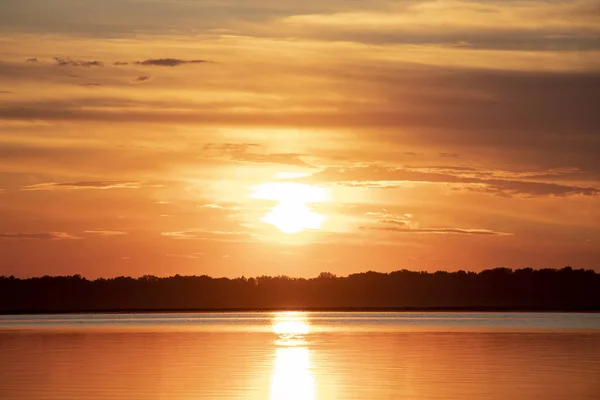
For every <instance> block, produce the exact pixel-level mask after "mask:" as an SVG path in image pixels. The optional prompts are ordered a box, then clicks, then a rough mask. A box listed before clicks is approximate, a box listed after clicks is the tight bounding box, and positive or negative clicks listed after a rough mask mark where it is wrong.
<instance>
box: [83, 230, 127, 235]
mask: <svg viewBox="0 0 600 400" xmlns="http://www.w3.org/2000/svg"><path fill="white" fill-rule="evenodd" d="M84 233H89V234H93V235H98V236H122V235H128V234H129V232H123V231H107V230H103V229H97V230H90V231H84Z"/></svg>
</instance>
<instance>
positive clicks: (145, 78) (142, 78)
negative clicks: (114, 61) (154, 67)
mask: <svg viewBox="0 0 600 400" xmlns="http://www.w3.org/2000/svg"><path fill="white" fill-rule="evenodd" d="M150 79H152V78H151V77H149V76H138V77H137V78H134V79H132V80H131V82H133V83H143V82H149V81H150Z"/></svg>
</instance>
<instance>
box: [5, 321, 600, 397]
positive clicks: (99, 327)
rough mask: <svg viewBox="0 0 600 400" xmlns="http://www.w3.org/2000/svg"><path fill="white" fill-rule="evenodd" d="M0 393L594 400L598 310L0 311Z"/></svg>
mask: <svg viewBox="0 0 600 400" xmlns="http://www.w3.org/2000/svg"><path fill="white" fill-rule="evenodd" d="M0 399H3V400H4V399H27V400H41V399H91V400H95V399H117V400H125V399H127V400H134V399H173V400H184V399H185V400H191V399H269V400H284V399H286V400H294V399H298V400H300V399H302V400H316V399H320V400H334V399H335V400H337V399H365V400H380V399H450V400H453V399H460V400H471V399H472V400H475V399H477V400H480V399H503V400H504V399H510V400H521V399H523V400H525V399H528V400H529V399H544V400H552V399H569V400H570V399H578V400H587V399H590V400H592V399H593V400H598V399H600V315H599V314H548V313H544V314H537V313H509V314H501V313H228V314H217V313H214V314H89V315H83V314H82V315H45V316H0Z"/></svg>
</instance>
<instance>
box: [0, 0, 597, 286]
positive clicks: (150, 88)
mask: <svg viewBox="0 0 600 400" xmlns="http://www.w3.org/2000/svg"><path fill="white" fill-rule="evenodd" d="M599 105H600V3H598V2H597V1H596V0H571V1H555V0H546V1H540V0H531V1H526V0H510V1H506V0H503V1H487V0H482V1H454V0H440V1H384V0H364V1H361V0H330V1H322V0H304V1H302V2H296V1H269V0H169V1H166V0H162V1H161V0H103V1H97V0H93V1H92V0H52V1H51V0H19V1H3V2H0V275H15V276H20V277H28V276H39V275H45V274H48V275H63V274H81V275H83V276H86V277H89V278H97V277H113V276H121V275H131V276H141V275H145V274H152V275H157V276H169V275H174V274H181V275H189V274H192V275H204V274H206V275H211V276H227V277H237V276H242V275H244V276H259V275H263V274H264V275H290V276H298V277H309V276H315V275H317V274H318V273H319V272H321V271H329V272H332V273H335V274H338V275H347V274H350V273H356V272H361V271H367V270H376V271H383V272H386V271H393V270H398V269H411V270H427V271H436V270H448V271H455V270H459V269H463V270H472V271H480V270H483V269H488V268H496V267H508V268H522V267H533V268H561V267H564V266H566V265H571V266H573V267H574V268H589V269H595V270H596V271H600V207H599V205H600V201H599V196H598V195H599V194H600V112H599V108H598V107H599Z"/></svg>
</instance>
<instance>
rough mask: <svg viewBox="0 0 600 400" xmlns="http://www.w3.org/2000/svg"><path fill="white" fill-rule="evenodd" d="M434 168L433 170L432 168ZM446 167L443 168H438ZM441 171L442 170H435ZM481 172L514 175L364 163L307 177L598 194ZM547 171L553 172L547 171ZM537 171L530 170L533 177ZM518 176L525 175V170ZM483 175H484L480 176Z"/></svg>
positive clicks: (508, 192) (375, 184)
mask: <svg viewBox="0 0 600 400" xmlns="http://www.w3.org/2000/svg"><path fill="white" fill-rule="evenodd" d="M436 168H437V170H436ZM442 168H446V169H442ZM438 171H444V172H438ZM477 172H482V174H498V175H502V174H504V175H506V176H511V175H512V176H515V177H518V175H519V174H512V173H510V172H509V171H493V172H490V171H479V170H473V169H471V168H470V167H423V168H407V167H402V168H397V167H386V166H368V167H356V168H346V169H339V168H327V169H325V170H323V171H321V172H318V173H316V174H314V175H312V177H310V178H307V179H308V180H309V181H311V182H316V183H327V182H330V183H335V184H338V185H344V186H351V187H368V188H381V189H390V188H398V187H402V186H405V185H406V184H407V183H439V184H450V185H453V186H454V187H455V188H457V189H462V190H470V191H477V192H487V193H492V194H497V195H502V196H512V195H521V196H526V197H527V196H529V197H535V196H558V197H563V196H573V195H582V196H594V195H597V194H600V188H597V187H591V186H576V185H567V184H562V183H553V182H540V181H532V180H522V179H497V178H495V177H494V176H491V177H480V176H477ZM550 172H551V173H557V172H556V171H555V170H550ZM536 173H537V174H539V172H533V173H530V174H529V175H530V176H535V174H536ZM522 175H525V176H527V175H528V174H527V173H524V174H522ZM483 176H485V175H483Z"/></svg>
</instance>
